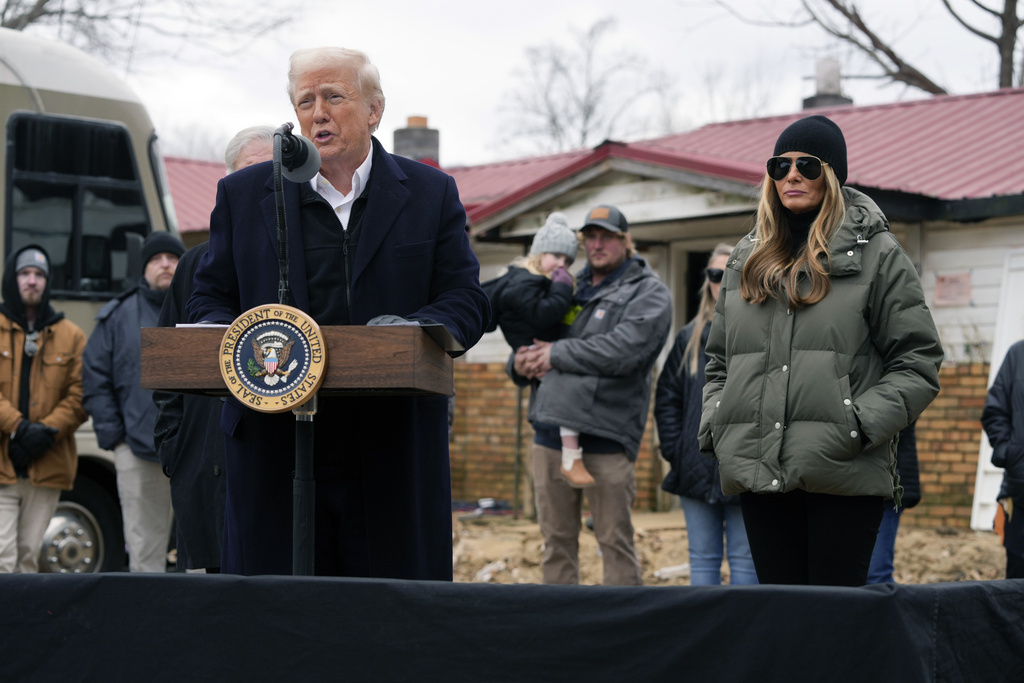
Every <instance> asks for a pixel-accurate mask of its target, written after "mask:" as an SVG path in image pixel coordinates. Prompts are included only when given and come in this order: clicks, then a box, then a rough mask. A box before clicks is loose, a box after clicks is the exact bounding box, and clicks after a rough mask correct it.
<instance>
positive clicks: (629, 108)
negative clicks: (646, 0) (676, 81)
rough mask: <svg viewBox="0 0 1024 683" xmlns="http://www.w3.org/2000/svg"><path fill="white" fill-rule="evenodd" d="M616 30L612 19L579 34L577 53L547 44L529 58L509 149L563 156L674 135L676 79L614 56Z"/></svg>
mask: <svg viewBox="0 0 1024 683" xmlns="http://www.w3.org/2000/svg"><path fill="white" fill-rule="evenodd" d="M614 24H615V20H614V19H612V18H610V17H609V18H605V19H601V20H599V21H597V22H596V23H595V24H594V25H593V26H591V27H590V28H589V29H587V30H586V31H585V32H583V33H579V32H574V34H575V43H574V45H573V46H572V47H571V48H569V49H567V48H565V47H562V46H561V45H555V44H547V45H542V46H537V47H530V48H528V49H527V50H526V58H527V63H528V66H527V68H528V71H527V72H526V73H522V72H520V73H519V74H518V76H519V81H520V84H519V85H518V86H517V89H516V90H515V91H514V92H513V93H511V94H510V95H509V96H508V97H507V100H508V102H510V104H509V105H508V106H507V107H506V113H507V116H508V118H509V119H510V120H511V124H510V126H509V128H508V138H509V139H508V140H507V142H513V141H514V142H516V143H521V142H523V141H527V142H528V143H531V144H532V146H533V147H534V148H535V149H536V150H539V151H543V152H555V151H563V150H567V149H576V148H582V147H589V146H593V145H596V144H598V143H600V142H602V141H604V140H607V139H616V138H618V139H625V138H628V137H631V136H636V135H644V134H650V133H652V130H653V129H660V130H658V131H657V132H665V133H667V132H669V129H670V128H671V125H672V122H671V99H672V92H671V87H670V85H669V83H670V81H669V79H668V78H667V77H666V76H665V75H664V73H663V72H661V71H659V70H656V69H652V68H650V66H649V65H648V64H647V61H646V60H645V59H644V58H643V57H641V56H639V55H637V54H634V53H631V52H627V51H619V52H616V53H606V52H605V51H604V49H603V48H604V40H605V38H606V37H607V35H608V33H609V32H611V31H612V29H613V27H614Z"/></svg>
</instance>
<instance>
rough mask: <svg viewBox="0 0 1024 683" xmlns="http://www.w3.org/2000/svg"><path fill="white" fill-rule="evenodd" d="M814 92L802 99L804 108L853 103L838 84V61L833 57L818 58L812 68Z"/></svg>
mask: <svg viewBox="0 0 1024 683" xmlns="http://www.w3.org/2000/svg"><path fill="white" fill-rule="evenodd" d="M814 83H815V90H816V91H817V92H815V94H814V95H813V96H811V97H808V98H806V99H804V109H814V108H816V107H835V106H839V105H843V104H853V100H851V99H850V98H849V97H846V96H844V95H843V91H842V87H841V85H840V76H839V62H837V61H836V60H834V59H819V60H818V63H817V64H816V65H815V68H814Z"/></svg>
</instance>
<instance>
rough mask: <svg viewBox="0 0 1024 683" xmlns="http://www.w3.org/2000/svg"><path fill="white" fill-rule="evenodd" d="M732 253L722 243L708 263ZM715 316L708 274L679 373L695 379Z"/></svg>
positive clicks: (705, 277) (713, 251)
mask: <svg viewBox="0 0 1024 683" xmlns="http://www.w3.org/2000/svg"><path fill="white" fill-rule="evenodd" d="M731 253H732V245H731V244H726V243H725V242H720V243H719V244H718V245H716V246H715V248H714V249H713V250H712V252H711V256H709V257H708V263H711V262H712V261H714V260H715V257H717V256H728V255H729V254H731ZM714 315H715V297H713V296H711V280H709V279H708V276H707V274H706V273H705V275H704V283H703V284H702V285H701V286H700V304H698V305H697V315H695V316H693V321H692V322H693V333H692V334H690V341H688V342H686V348H685V349H683V363H681V364H680V365H679V372H682V371H683V368H686V370H687V372H688V374H689V375H690V376H691V377H693V376H694V375H696V374H697V361H698V360H700V349H701V340H702V338H703V336H704V328H705V327H707V326H708V325H710V324H711V318H713V317H714Z"/></svg>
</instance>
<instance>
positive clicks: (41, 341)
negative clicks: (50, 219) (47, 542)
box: [0, 245, 87, 573]
mask: <svg viewBox="0 0 1024 683" xmlns="http://www.w3.org/2000/svg"><path fill="white" fill-rule="evenodd" d="M49 276H50V259H49V257H48V256H47V255H46V252H45V251H43V249H42V248H41V247H38V246H34V245H33V246H28V247H24V248H23V249H20V250H18V251H16V252H15V253H14V254H12V255H11V257H10V258H8V259H7V263H6V265H5V267H4V273H3V282H2V285H0V291H2V293H3V299H4V300H3V303H0V428H2V430H3V432H2V434H0V572H26V573H34V572H37V571H38V570H39V553H40V545H41V544H42V540H43V534H44V533H45V532H46V527H47V526H48V525H49V522H50V518H51V517H53V513H54V510H56V508H57V501H58V499H59V498H60V492H61V490H68V489H70V488H71V486H72V484H73V483H74V480H75V471H76V469H77V466H78V452H77V451H76V449H75V430H76V429H78V426H79V425H80V424H82V423H83V422H85V420H86V417H87V415H86V412H85V409H84V408H82V352H83V350H84V349H85V333H83V332H82V330H81V329H80V328H79V327H78V326H77V325H75V324H74V323H73V322H71V321H69V320H66V319H65V318H64V314H63V313H57V312H56V311H54V310H53V308H52V307H51V306H50V303H49V301H50V286H49Z"/></svg>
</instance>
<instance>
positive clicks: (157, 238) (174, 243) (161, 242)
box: [142, 230, 185, 266]
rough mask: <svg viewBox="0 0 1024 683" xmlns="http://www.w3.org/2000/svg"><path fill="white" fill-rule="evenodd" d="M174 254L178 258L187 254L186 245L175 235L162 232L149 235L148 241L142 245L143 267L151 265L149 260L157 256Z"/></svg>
mask: <svg viewBox="0 0 1024 683" xmlns="http://www.w3.org/2000/svg"><path fill="white" fill-rule="evenodd" d="M164 252H166V253H168V254H174V255H175V256H177V257H178V258H181V255H182V254H184V253H185V245H184V244H182V242H181V240H180V239H178V238H177V237H176V236H175V235H172V234H171V233H169V232H163V231H162V230H158V231H154V232H151V233H149V235H148V236H147V237H146V241H145V242H143V243H142V265H143V266H145V265H146V264H147V263H149V259H151V258H153V257H154V256H156V255H157V254H163V253H164Z"/></svg>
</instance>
